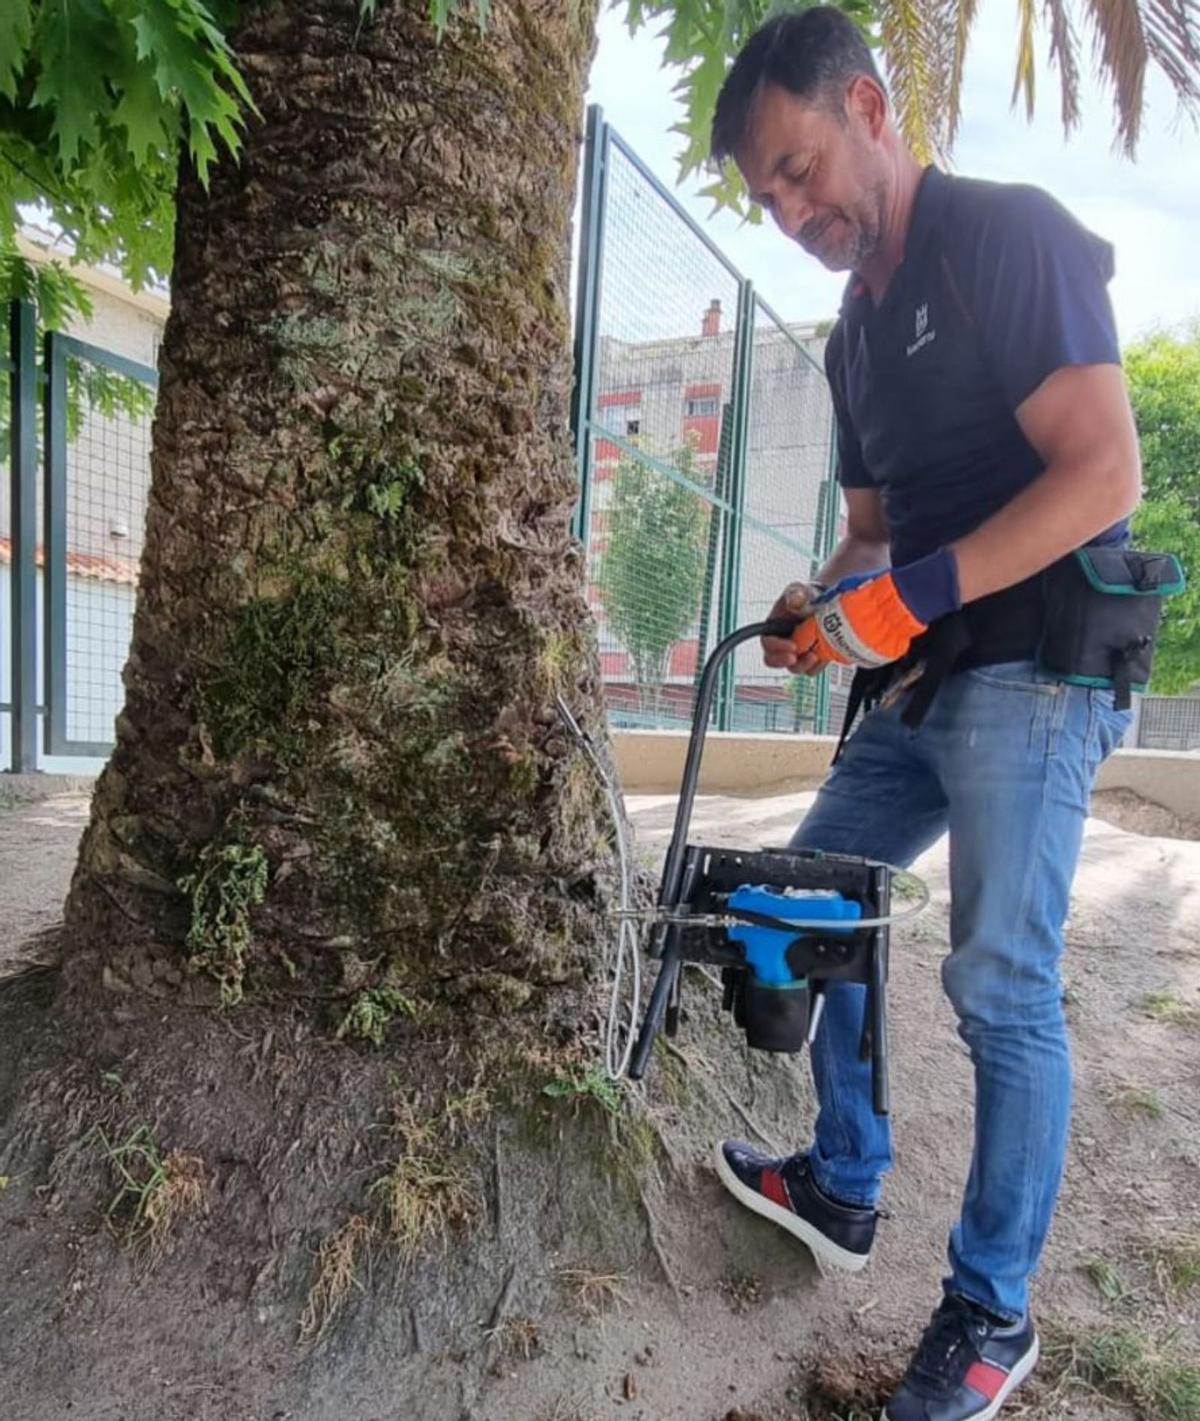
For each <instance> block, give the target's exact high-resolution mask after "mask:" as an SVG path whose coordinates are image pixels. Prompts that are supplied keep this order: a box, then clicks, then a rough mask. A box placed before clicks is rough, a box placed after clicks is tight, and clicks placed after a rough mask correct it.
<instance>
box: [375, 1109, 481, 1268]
mask: <svg viewBox="0 0 1200 1421" xmlns="http://www.w3.org/2000/svg"><path fill="white" fill-rule="evenodd" d="M464 1099H466V1097H464ZM483 1103H484V1102H482V1100H481V1098H480V1097H472V1099H471V1104H470V1106H469V1108H470V1109H471V1110H479V1109H482V1108H483ZM460 1118H462V1117H461V1116H460ZM392 1128H393V1133H394V1134H395V1135H396V1136H397V1138H398V1139H399V1140H400V1142H401V1154H400V1156H399V1158H398V1159H397V1160H396V1161H395V1163H394V1164H392V1166H391V1167H390V1168H389V1169H388V1171H387V1173H386V1174H384V1175H382V1176H381V1177H380V1178H379V1179H377V1180H376V1181H375V1183H374V1184H373V1185H372V1186H371V1196H372V1198H373V1199H374V1200H375V1201H376V1202H377V1203H378V1205H379V1207H380V1209H381V1210H382V1213H383V1228H384V1234H385V1236H386V1238H387V1241H388V1242H389V1243H391V1244H392V1245H393V1246H394V1247H395V1248H397V1249H398V1250H399V1252H400V1253H401V1255H402V1256H411V1255H412V1254H413V1253H415V1252H416V1251H417V1250H418V1249H419V1248H422V1247H425V1246H427V1245H428V1244H430V1243H439V1242H443V1241H444V1240H445V1238H446V1236H447V1234H448V1233H449V1231H450V1230H451V1229H452V1228H466V1227H469V1226H470V1225H471V1224H472V1223H473V1222H474V1221H475V1218H476V1216H477V1214H478V1202H477V1200H476V1197H475V1193H474V1191H473V1190H472V1189H471V1187H470V1184H469V1182H468V1180H467V1177H466V1175H465V1174H464V1173H463V1171H462V1169H461V1168H460V1167H459V1166H458V1165H457V1164H456V1163H455V1162H454V1161H453V1160H452V1158H451V1157H450V1156H449V1154H448V1153H447V1152H446V1150H445V1148H444V1146H443V1144H442V1141H441V1134H442V1132H443V1130H444V1129H445V1128H446V1121H445V1118H444V1115H443V1117H441V1118H438V1119H422V1118H421V1117H419V1116H418V1115H417V1113H416V1107H415V1105H414V1103H413V1102H412V1101H411V1100H402V1101H400V1102H398V1103H397V1105H396V1107H395V1119H394V1122H393V1127H392Z"/></svg>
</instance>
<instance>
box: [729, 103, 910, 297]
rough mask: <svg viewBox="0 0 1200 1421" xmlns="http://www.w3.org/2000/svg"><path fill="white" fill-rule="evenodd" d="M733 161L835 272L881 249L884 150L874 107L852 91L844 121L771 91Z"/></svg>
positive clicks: (787, 230)
mask: <svg viewBox="0 0 1200 1421" xmlns="http://www.w3.org/2000/svg"><path fill="white" fill-rule="evenodd" d="M855 82H856V84H861V83H865V82H867V81H865V80H856V81H855ZM876 92H877V91H876ZM866 97H868V98H870V97H871V96H869V95H868V96H866ZM734 157H735V159H736V161H737V165H738V167H739V168H740V169H741V173H742V176H743V177H744V178H745V180H746V186H747V187H748V188H749V190H750V195H751V197H752V198H753V199H754V200H755V201H756V202H758V203H760V204H761V205H762V207H763V209H764V210H765V211H767V212H769V213H770V214H771V216H772V217H773V218H774V219H775V221H776V223H777V224H778V226H779V229H780V231H782V232H783V233H784V235H785V236H788V237H791V238H792V239H793V241H796V242H799V244H800V245H801V246H802V247H803V248H804V250H805V251H806V252H808V253H809V254H810V255H811V256H814V257H816V258H817V260H818V261H819V262H821V263H822V264H823V265H824V266H826V267H828V268H829V270H830V271H849V270H851V269H852V268H855V267H858V266H860V265H861V263H862V262H863V261H864V259H866V258H868V257H869V256H871V254H872V253H873V252H874V251H875V250H876V248H877V247H878V244H879V240H880V234H881V231H882V227H883V219H884V211H885V208H886V203H887V181H886V170H885V165H884V161H883V150H882V147H881V145H880V143H879V141H878V134H877V131H875V127H874V125H873V124H872V120H871V116H870V106H869V104H868V105H867V112H865V113H864V110H863V106H862V105H861V104H859V103H856V102H855V91H854V89H853V88H852V89H851V91H850V94H849V101H848V103H847V105H846V109H845V112H844V113H843V114H842V115H839V114H837V113H836V112H834V111H833V110H832V109H831V108H829V107H828V106H826V105H823V104H819V103H814V102H810V101H806V100H803V99H798V98H797V97H796V96H795V95H794V94H791V93H789V92H788V91H787V90H786V89H782V88H780V87H779V86H778V85H777V84H769V85H768V86H767V87H766V89H764V91H763V92H762V94H761V95H760V97H759V99H758V102H757V104H756V105H755V109H754V117H753V122H752V124H751V126H750V130H749V132H748V134H747V136H746V138H745V140H744V141H743V142H742V144H741V145H740V147H739V148H738V150H737V152H736V153H735V154H734Z"/></svg>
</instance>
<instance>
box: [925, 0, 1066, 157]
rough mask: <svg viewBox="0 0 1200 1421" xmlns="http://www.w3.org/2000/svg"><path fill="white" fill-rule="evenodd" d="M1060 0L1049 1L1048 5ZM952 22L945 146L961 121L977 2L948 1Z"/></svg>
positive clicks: (974, 0) (951, 141)
mask: <svg viewBox="0 0 1200 1421" xmlns="http://www.w3.org/2000/svg"><path fill="white" fill-rule="evenodd" d="M1056 2H1057V3H1061V0H1050V3H1056ZM950 9H951V13H952V15H953V22H954V52H953V55H952V56H951V60H950V74H949V79H948V82H947V90H946V107H947V116H946V146H947V147H949V146H950V145H951V144H953V142H954V139H955V137H956V136H957V134H958V125H959V123H960V122H961V121H962V83H963V71H964V69H965V68H966V63H967V45H968V44H969V42H970V39H971V30H972V28H973V26H974V24H975V15H976V13H977V12H978V9H979V0H950Z"/></svg>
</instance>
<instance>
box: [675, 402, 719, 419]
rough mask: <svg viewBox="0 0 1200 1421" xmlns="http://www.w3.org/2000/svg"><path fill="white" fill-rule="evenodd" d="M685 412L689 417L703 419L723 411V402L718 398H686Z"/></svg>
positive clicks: (684, 403)
mask: <svg viewBox="0 0 1200 1421" xmlns="http://www.w3.org/2000/svg"><path fill="white" fill-rule="evenodd" d="M683 412H684V414H685V416H686V417H687V418H688V419H703V418H706V417H709V416H712V415H715V414H720V412H721V402H720V400H716V399H700V400H684V402H683Z"/></svg>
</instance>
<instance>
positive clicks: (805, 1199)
mask: <svg viewBox="0 0 1200 1421" xmlns="http://www.w3.org/2000/svg"><path fill="white" fill-rule="evenodd" d="M716 1166H717V1177H718V1178H719V1179H720V1181H721V1183H722V1184H723V1185H724V1186H725V1188H726V1189H728V1190H729V1192H730V1193H731V1194H732V1195H733V1197H734V1198H735V1199H737V1200H738V1202H739V1203H742V1204H745V1206H746V1207H747V1209H753V1210H754V1212H755V1213H756V1214H761V1215H762V1216H763V1218H764V1219H770V1220H771V1222H772V1223H775V1224H778V1225H779V1226H780V1228H783V1229H787V1231H788V1233H790V1234H792V1235H794V1236H795V1237H796V1238H798V1239H799V1240H800V1242H801V1243H803V1244H804V1245H805V1246H806V1247H807V1248H808V1249H809V1250H810V1252H811V1253H812V1255H813V1257H814V1258H815V1259H816V1260H817V1265H818V1266H819V1267H820V1268H821V1269H822V1270H824V1269H825V1268H826V1267H830V1268H842V1269H846V1270H847V1271H848V1272H851V1273H857V1272H858V1271H859V1270H860V1269H861V1268H864V1267H865V1266H866V1262H867V1259H868V1258H869V1257H870V1255H871V1244H872V1243H873V1242H874V1241H875V1224H876V1221H877V1220H878V1218H879V1214H878V1211H877V1210H875V1209H863V1208H859V1207H857V1206H855V1205H853V1204H839V1203H838V1202H837V1200H836V1199H831V1198H830V1197H829V1195H828V1194H825V1193H823V1192H822V1191H821V1190H820V1189H818V1188H817V1185H816V1182H815V1181H814V1179H813V1177H812V1170H811V1169H810V1168H809V1163H808V1156H807V1155H792V1156H790V1157H789V1158H788V1159H771V1158H769V1157H768V1156H767V1155H760V1154H759V1153H758V1151H757V1150H752V1149H751V1148H750V1146H749V1145H744V1144H743V1143H742V1142H741V1141H740V1140H723V1141H721V1143H720V1144H718V1146H717V1153H716Z"/></svg>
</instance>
